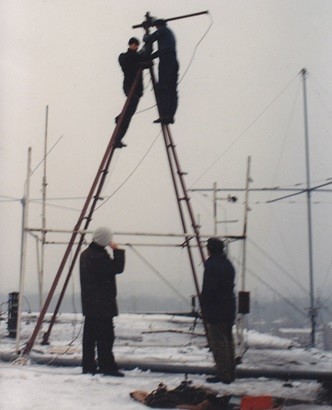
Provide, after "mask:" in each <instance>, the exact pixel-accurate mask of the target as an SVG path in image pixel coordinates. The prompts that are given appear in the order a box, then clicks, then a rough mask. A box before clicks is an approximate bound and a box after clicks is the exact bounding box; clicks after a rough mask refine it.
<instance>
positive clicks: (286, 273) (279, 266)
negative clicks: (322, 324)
mask: <svg viewBox="0 0 332 410" xmlns="http://www.w3.org/2000/svg"><path fill="white" fill-rule="evenodd" d="M248 240H249V242H250V243H252V244H253V245H254V246H255V248H256V249H258V250H259V251H260V252H261V253H262V254H263V255H265V256H266V257H267V258H268V259H269V260H270V261H272V262H273V263H274V264H275V265H276V266H277V267H278V268H279V269H280V271H281V272H283V273H284V274H285V275H286V276H287V277H288V278H289V279H290V280H291V281H292V282H293V283H294V284H296V285H297V286H298V287H299V288H300V289H301V290H302V291H303V292H304V293H305V294H307V293H308V291H307V289H306V288H305V287H304V286H303V285H302V283H301V282H299V281H298V280H297V279H295V278H294V276H292V275H291V274H290V273H289V272H288V271H287V270H286V269H285V268H284V267H283V266H281V265H280V263H278V262H277V261H276V260H274V259H273V258H272V256H270V255H269V254H268V253H267V252H266V251H265V250H264V249H262V248H261V247H260V246H259V245H258V244H257V243H256V242H255V241H254V240H253V239H251V238H249V237H248Z"/></svg>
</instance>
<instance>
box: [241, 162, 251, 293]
mask: <svg viewBox="0 0 332 410" xmlns="http://www.w3.org/2000/svg"><path fill="white" fill-rule="evenodd" d="M250 166H251V157H250V156H249V157H248V165H247V181H246V194H245V200H244V223H243V255H242V277H241V290H243V291H244V290H245V287H246V268H247V266H246V265H247V228H248V212H249V184H250Z"/></svg>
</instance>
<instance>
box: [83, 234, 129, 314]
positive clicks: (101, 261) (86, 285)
mask: <svg viewBox="0 0 332 410" xmlns="http://www.w3.org/2000/svg"><path fill="white" fill-rule="evenodd" d="M124 264H125V256H124V251H123V250H121V249H115V250H114V259H112V258H111V257H110V256H109V254H108V253H107V251H106V250H105V248H104V247H102V246H99V245H97V244H96V243H94V242H92V243H91V244H90V245H89V247H88V248H87V249H86V250H85V251H83V252H82V254H81V258H80V279H81V297H82V309H83V315H84V316H94V317H101V316H110V317H113V316H117V315H118V307H117V303H116V282H115V275H116V274H117V273H122V272H123V269H124Z"/></svg>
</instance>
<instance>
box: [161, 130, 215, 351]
mask: <svg viewBox="0 0 332 410" xmlns="http://www.w3.org/2000/svg"><path fill="white" fill-rule="evenodd" d="M165 129H166V131H167V135H168V140H169V142H170V143H169V147H171V148H172V154H173V159H174V162H175V164H176V166H177V175H178V179H179V180H180V181H181V180H183V178H182V175H183V174H182V173H181V171H180V168H179V166H180V164H179V161H178V160H176V158H175V155H176V152H175V146H174V143H173V141H172V139H171V137H170V130H169V127H168V126H165ZM182 182H183V181H182ZM181 186H182V188H183V191H184V192H183V194H184V196H186V191H185V190H184V187H185V185H184V184H181ZM186 203H187V205H188V199H186ZM188 211H189V207H188ZM192 223H193V221H192ZM198 239H199V236H198ZM198 243H199V245H198V246H199V248H200V250H201V255H202V254H203V251H202V249H201V242H200V240H199V241H198ZM187 249H188V254H189V260H190V264H191V269H192V275H193V279H194V284H195V289H196V292H197V298H198V303H199V306H200V310H201V315H202V320H203V326H204V330H205V334H206V338H207V342H208V345H209V346H210V339H209V333H208V326H207V321H206V319H205V316H204V312H203V309H202V303H201V291H200V286H199V283H198V278H197V271H196V267H195V264H194V258H193V255H192V248H191V246H190V244H189V242H188V243H187ZM203 263H204V260H203Z"/></svg>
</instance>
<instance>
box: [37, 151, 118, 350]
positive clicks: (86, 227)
mask: <svg viewBox="0 0 332 410" xmlns="http://www.w3.org/2000/svg"><path fill="white" fill-rule="evenodd" d="M113 154H114V149H112V150H111V153H110V156H109V159H108V162H107V164H106V167H105V170H104V171H102V177H101V179H100V182H99V186H98V189H97V192H96V195H95V196H94V200H93V203H92V206H91V208H90V211H89V214H88V216H87V217H86V221H85V225H84V227H83V230H84V231H86V230H87V229H88V228H89V225H90V222H91V220H92V215H93V212H94V210H95V207H96V205H97V203H98V200H99V199H100V196H99V195H100V193H101V191H102V188H103V186H104V183H105V180H106V176H107V174H108V169H109V166H110V164H111V160H112V157H113ZM80 235H81V236H80V240H79V242H78V244H77V247H76V251H75V254H74V256H73V259H72V262H71V264H70V267H69V270H68V273H67V276H66V279H65V282H64V284H63V287H62V290H61V293H60V295H59V299H58V302H57V304H56V307H55V309H54V312H53V315H52V319H51V321H50V324H49V327H48V330H47V332H45V334H44V336H43V341H42V344H47V343H48V339H49V337H50V334H51V331H52V328H53V325H54V323H55V320H56V317H57V315H58V312H59V310H60V307H61V303H62V300H63V298H64V296H65V293H66V289H67V286H68V284H69V280H70V278H71V275H72V272H73V270H74V267H75V264H76V261H77V258H78V256H79V254H80V251H81V248H82V245H83V242H84V238H85V232H83V233H81V234H80Z"/></svg>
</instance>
